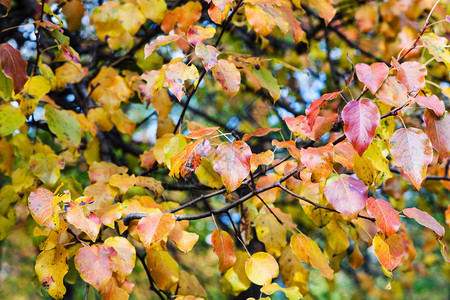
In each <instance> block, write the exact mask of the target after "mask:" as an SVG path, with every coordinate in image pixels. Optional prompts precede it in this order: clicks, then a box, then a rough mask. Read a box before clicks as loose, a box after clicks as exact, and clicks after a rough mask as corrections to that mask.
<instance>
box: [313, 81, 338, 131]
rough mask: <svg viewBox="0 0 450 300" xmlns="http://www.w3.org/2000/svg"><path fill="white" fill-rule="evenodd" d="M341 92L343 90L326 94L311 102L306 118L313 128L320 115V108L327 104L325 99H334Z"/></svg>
mask: <svg viewBox="0 0 450 300" xmlns="http://www.w3.org/2000/svg"><path fill="white" fill-rule="evenodd" d="M341 93H342V90H340V91H339V92H334V93H329V94H324V95H323V96H322V97H320V98H319V99H316V100H314V101H312V102H311V104H310V105H309V107H308V108H307V109H306V111H305V114H306V119H307V120H308V125H309V127H310V128H311V129H312V128H313V125H314V123H315V121H316V118H317V116H318V115H319V112H320V109H322V108H323V107H324V106H325V104H326V102H325V101H330V100H333V99H335V98H336V97H337V96H339V95H340V94H341Z"/></svg>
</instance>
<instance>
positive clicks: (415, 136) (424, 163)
mask: <svg viewBox="0 0 450 300" xmlns="http://www.w3.org/2000/svg"><path fill="white" fill-rule="evenodd" d="M389 144H390V147H389V151H390V152H391V155H392V159H393V164H394V165H395V166H396V167H398V168H400V169H401V170H402V171H403V172H404V173H405V174H406V175H407V176H408V177H409V179H410V180H411V183H412V184H413V185H414V187H415V188H416V189H417V190H420V187H421V186H422V182H423V180H424V179H425V175H426V172H427V167H428V165H429V164H430V163H431V161H432V160H433V148H432V147H431V142H430V139H429V138H428V137H427V135H426V134H425V133H424V132H423V131H422V130H420V129H418V128H408V129H404V128H400V129H398V130H396V131H395V132H394V134H393V135H392V137H391V138H390V140H389Z"/></svg>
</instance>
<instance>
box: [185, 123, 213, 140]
mask: <svg viewBox="0 0 450 300" xmlns="http://www.w3.org/2000/svg"><path fill="white" fill-rule="evenodd" d="M219 128H220V127H219V126H215V127H204V128H200V129H197V130H194V131H192V132H191V133H189V134H188V135H186V137H187V138H189V139H199V138H202V137H205V136H208V135H211V134H213V133H215V132H216V131H217V130H218V129H219Z"/></svg>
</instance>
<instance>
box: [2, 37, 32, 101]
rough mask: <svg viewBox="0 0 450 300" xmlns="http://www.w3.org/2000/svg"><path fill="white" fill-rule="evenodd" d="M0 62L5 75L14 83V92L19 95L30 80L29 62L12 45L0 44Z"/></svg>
mask: <svg viewBox="0 0 450 300" xmlns="http://www.w3.org/2000/svg"><path fill="white" fill-rule="evenodd" d="M0 62H1V68H2V70H3V73H5V75H6V76H8V77H9V78H12V80H13V82H14V92H15V93H16V94H18V93H19V92H20V91H21V90H22V89H23V86H24V85H25V82H27V80H28V75H27V62H26V61H25V60H24V59H23V58H22V56H21V55H20V51H19V50H16V49H14V48H13V47H12V46H11V45H10V44H8V43H3V44H0Z"/></svg>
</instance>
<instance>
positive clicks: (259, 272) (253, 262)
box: [245, 252, 279, 285]
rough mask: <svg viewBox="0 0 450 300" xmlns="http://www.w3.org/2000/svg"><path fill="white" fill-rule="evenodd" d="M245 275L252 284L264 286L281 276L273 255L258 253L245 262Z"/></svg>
mask: <svg viewBox="0 0 450 300" xmlns="http://www.w3.org/2000/svg"><path fill="white" fill-rule="evenodd" d="M245 273H246V274H247V276H248V279H250V281H251V282H253V283H254V284H257V285H264V284H268V283H271V282H272V278H276V277H277V276H278V274H279V267H278V263H277V261H276V260H275V258H273V256H272V255H270V254H268V253H266V252H257V253H255V254H253V255H252V256H251V257H249V258H248V259H247V261H246V262H245Z"/></svg>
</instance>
